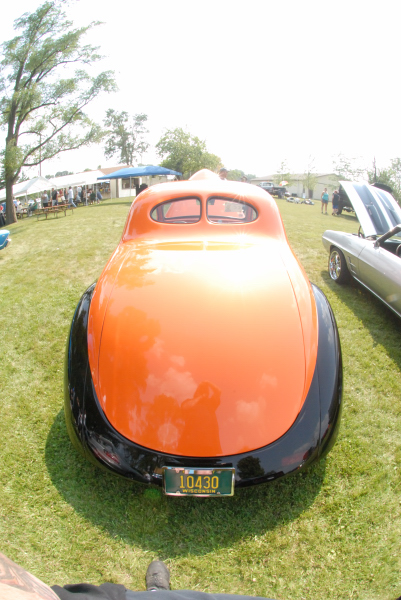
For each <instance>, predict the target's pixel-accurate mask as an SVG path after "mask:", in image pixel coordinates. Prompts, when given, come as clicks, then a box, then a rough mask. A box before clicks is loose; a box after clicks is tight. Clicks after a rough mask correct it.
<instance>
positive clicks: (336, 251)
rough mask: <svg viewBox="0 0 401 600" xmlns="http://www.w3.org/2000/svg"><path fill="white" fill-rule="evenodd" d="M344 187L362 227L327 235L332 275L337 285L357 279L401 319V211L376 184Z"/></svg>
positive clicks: (326, 240) (325, 233) (342, 186)
mask: <svg viewBox="0 0 401 600" xmlns="http://www.w3.org/2000/svg"><path fill="white" fill-rule="evenodd" d="M340 184H341V190H340V192H341V194H345V195H346V196H347V198H348V199H349V201H350V203H351V204H352V206H353V208H354V210H355V213H356V215H357V217H358V220H359V223H360V227H359V231H358V232H356V233H355V234H351V233H344V232H342V231H331V230H328V231H325V232H324V234H323V238H322V239H323V245H324V247H325V248H326V250H327V251H328V253H329V275H330V277H331V279H333V281H335V282H336V283H344V282H346V281H347V280H348V279H350V277H353V278H354V279H356V280H357V281H359V283H361V284H362V285H364V286H365V287H366V288H367V289H368V290H369V291H370V292H372V294H374V295H375V296H376V297H377V298H379V299H380V300H382V302H384V303H385V304H386V306H388V307H389V308H390V309H391V310H393V311H394V312H395V313H396V314H397V315H398V316H399V317H401V233H400V232H401V208H400V207H399V205H398V204H397V202H396V201H395V200H394V198H393V197H392V195H391V194H390V193H389V192H387V191H384V190H382V189H380V188H378V187H375V186H373V185H368V184H367V183H359V182H358V183H356V182H351V181H341V182H340Z"/></svg>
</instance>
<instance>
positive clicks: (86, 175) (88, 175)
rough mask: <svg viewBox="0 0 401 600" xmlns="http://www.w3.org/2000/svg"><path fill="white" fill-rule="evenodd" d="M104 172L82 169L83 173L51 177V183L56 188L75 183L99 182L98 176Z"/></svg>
mask: <svg viewBox="0 0 401 600" xmlns="http://www.w3.org/2000/svg"><path fill="white" fill-rule="evenodd" d="M103 175H104V173H102V171H98V170H95V171H84V172H83V173H75V174H74V175H62V176H61V177H54V178H53V179H52V185H53V186H54V187H57V189H61V188H68V187H70V186H71V187H74V186H77V185H81V186H82V185H93V184H95V183H99V182H98V179H99V177H102V176H103Z"/></svg>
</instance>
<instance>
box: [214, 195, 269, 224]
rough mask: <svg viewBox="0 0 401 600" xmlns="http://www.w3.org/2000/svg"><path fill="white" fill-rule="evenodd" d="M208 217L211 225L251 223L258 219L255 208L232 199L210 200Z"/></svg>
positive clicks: (215, 198) (216, 198)
mask: <svg viewBox="0 0 401 600" xmlns="http://www.w3.org/2000/svg"><path fill="white" fill-rule="evenodd" d="M206 216H207V219H208V221H210V222H211V223H219V224H229V223H251V222H252V221H255V220H256V219H257V217H258V213H257V211H256V209H255V208H253V206H251V205H250V204H247V203H246V202H243V201H242V200H234V199H231V198H218V197H212V198H208V201H207V204H206Z"/></svg>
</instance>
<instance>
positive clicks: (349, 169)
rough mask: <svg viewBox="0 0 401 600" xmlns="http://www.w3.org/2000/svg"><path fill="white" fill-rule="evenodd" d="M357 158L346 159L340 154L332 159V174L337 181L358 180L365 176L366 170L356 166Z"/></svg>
mask: <svg viewBox="0 0 401 600" xmlns="http://www.w3.org/2000/svg"><path fill="white" fill-rule="evenodd" d="M357 160H358V159H357V158H348V157H346V156H344V154H342V153H341V152H340V154H337V156H335V157H334V158H333V169H334V173H335V174H336V175H337V176H338V178H339V179H345V180H348V181H352V180H355V179H360V178H361V177H364V175H365V174H366V169H365V168H362V167H360V166H357V164H356V163H357Z"/></svg>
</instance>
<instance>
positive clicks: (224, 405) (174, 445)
mask: <svg viewBox="0 0 401 600" xmlns="http://www.w3.org/2000/svg"><path fill="white" fill-rule="evenodd" d="M285 248H288V247H285ZM285 248H284V250H283V244H281V243H280V242H278V241H275V240H270V241H268V242H264V243H258V244H249V245H246V244H242V245H239V244H229V243H218V242H216V243H211V242H209V243H207V242H205V243H202V242H199V243H196V242H193V243H190V242H188V243H185V242H171V243H169V242H165V243H158V244H149V243H137V242H126V243H124V244H121V245H120V246H119V248H118V249H117V251H116V253H115V255H114V257H112V258H111V260H110V262H109V264H108V266H107V267H106V269H105V271H104V273H103V275H102V277H101V278H100V280H99V282H98V284H97V286H96V289H95V292H94V295H93V299H92V304H91V309H90V315H89V324H88V348H89V360H90V368H91V373H92V377H93V381H94V385H95V389H96V393H97V397H98V399H99V402H100V404H101V406H102V409H103V411H104V412H105V414H106V416H107V418H108V420H109V421H110V423H111V424H112V425H113V427H114V428H115V429H117V430H118V431H119V432H120V433H121V434H122V435H123V436H125V437H126V438H128V439H130V440H132V441H133V442H135V443H137V444H139V445H142V446H145V447H147V448H151V449H153V450H156V451H160V452H164V453H169V454H175V455H185V456H194V457H196V456H199V457H202V456H203V457H207V456H222V455H230V454H238V453H242V452H247V451H251V450H254V449H257V448H260V447H263V446H266V445H267V444H270V443H271V442H273V441H275V440H276V439H278V438H279V437H281V436H282V435H283V434H284V433H285V432H286V431H287V430H288V429H289V428H290V427H291V425H292V424H293V422H294V421H295V419H296V417H297V415H298V414H299V411H300V410H301V408H302V405H303V402H304V400H305V397H306V394H307V392H308V389H309V386H310V383H311V379H312V376H313V371H314V367H315V361H316V352H317V321H316V308H315V305H314V298H313V293H312V291H311V288H310V285H309V282H308V281H307V279H306V277H305V275H304V273H303V270H302V269H301V268H300V266H299V264H298V263H297V261H296V260H295V259H294V257H293V254H292V252H291V251H290V250H288V249H285ZM282 252H283V253H284V254H283V255H282ZM291 270H293V272H290V273H289V271H291ZM294 289H296V290H297V300H296V298H295V294H294ZM300 303H301V304H300ZM305 339H306V340H307V342H306V347H307V348H309V350H308V351H307V353H306V352H305Z"/></svg>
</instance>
